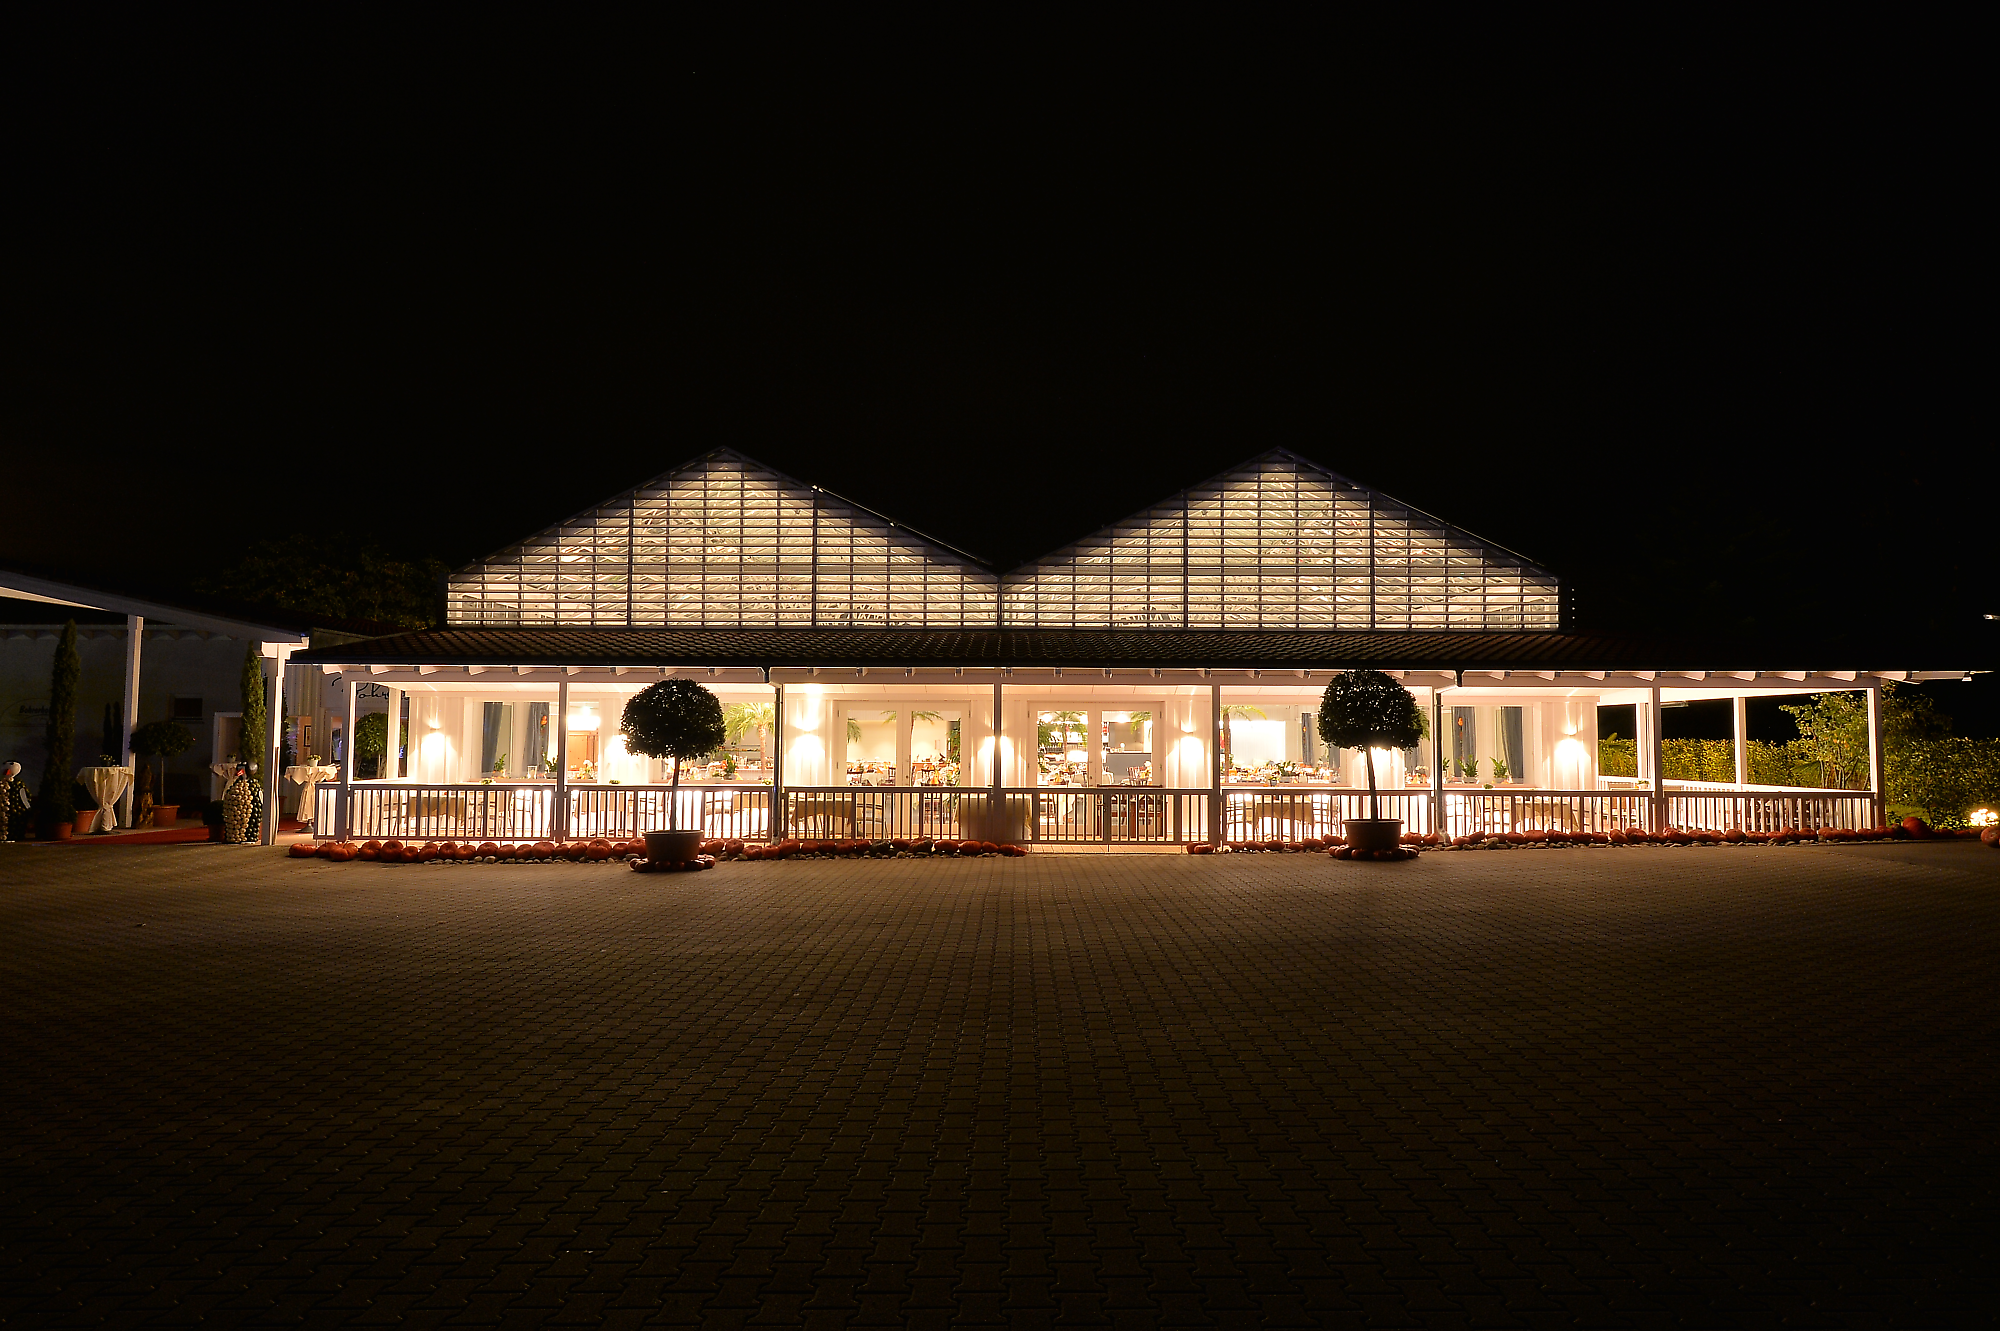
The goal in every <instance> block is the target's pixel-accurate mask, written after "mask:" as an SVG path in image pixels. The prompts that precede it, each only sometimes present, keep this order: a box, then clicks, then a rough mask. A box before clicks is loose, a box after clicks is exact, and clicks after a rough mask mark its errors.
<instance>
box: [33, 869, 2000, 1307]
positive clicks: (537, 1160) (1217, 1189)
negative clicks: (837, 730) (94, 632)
mask: <svg viewBox="0 0 2000 1331" xmlns="http://www.w3.org/2000/svg"><path fill="white" fill-rule="evenodd" d="M0 939H4V942H5V948H4V956H0V983H4V1016H0V1020H3V1021H4V1023H5V1039H4V1058H5V1082H4V1097H5V1099H4V1105H5V1107H4V1111H0V1149H4V1152H5V1160H6V1181H5V1194H6V1195H5V1196H4V1198H0V1201H4V1203H5V1212H4V1217H0V1225H4V1241H3V1242H0V1262H4V1264H5V1269H4V1290H0V1298H4V1302H0V1316H4V1317H5V1318H6V1319H7V1320H8V1321H9V1323H11V1324H18V1325H23V1326H27V1325H35V1326H52V1325H68V1324H72V1323H75V1324H95V1323H110V1324H112V1325H137V1324H142V1323H143V1324H154V1323H157V1324H162V1325H166V1324H178V1323H186V1322H192V1321H195V1320H206V1321H208V1322H209V1323H211V1324H223V1325H241V1324H275V1325H307V1326H315V1325H329V1326H330V1325H336V1324H347V1323H355V1324H396V1323H400V1324H403V1325H414V1326H429V1325H438V1324H453V1325H513V1326H523V1325H533V1324H539V1323H542V1322H549V1323H561V1324H594V1323H606V1324H613V1325H628V1324H632V1325H636V1324H639V1323H699V1324H706V1325H714V1326H727V1325H735V1324H738V1323H756V1324H767V1325H797V1324H805V1325H809V1326H814V1327H829V1328H831V1327H842V1326H864V1325H913V1326H927V1325H943V1324H946V1323H954V1324H966V1325H973V1324H985V1325H1015V1326H1038V1325H1044V1324H1075V1325H1112V1326H1155V1325H1159V1326H1183V1325H1187V1326H1194V1325H1201V1326H1249V1325H1270V1326H1290V1325H1300V1326H1303V1325H1333V1326H1424V1327H1485V1326H1496V1327H1497V1326H1530V1327H1557V1326H1561V1327H1569V1326H1632V1327H1653V1326H1691V1327H1731V1326H1741V1327H1763V1326H1774V1325H1780V1324H1783V1325H1794V1326H1852V1327H1883V1326H1924V1327H1944V1326H1960V1325H1988V1324H1990V1323H1991V1321H1992V1319H1993V1316H1994V1313H1993V1309H1994V1308H1995V1307H1996V1306H1997V1305H2000V1289H1996V1281H1995V1279H1994V1272H1995V1271H1996V1270H2000V1252H1996V1248H1995V1242H1996V1240H1995V1227H1994V1220H1995V1213H1996V1208H1995V1196H1994V1190H1993V1185H1994V1180H1995V1153H1996V1150H2000V1144H1996V1127H2000V1113H1996V1103H2000V1100H1996V1093H2000V1067H1996V1051H2000V985H1997V984H1996V981H2000V950H1996V943H2000V855H1996V854H1994V853H1993V852H1992V851H1990V850H1987V849H1984V848H1982V847H1980V846H1978V845H1975V844H1970V843H1956V844H1951V845H1887V846H1854V847H1815V848H1800V849H1792V850H1727V849H1714V850H1675V849H1666V848H1658V849H1633V850H1600V851H1516V852H1495V853H1467V854H1448V855H1431V856H1426V857H1425V858H1424V859H1422V860H1420V861H1418V862H1417V863H1414V864H1407V865H1353V864H1337V863H1335V862H1333V861H1330V860H1327V859H1325V858H1323V857H1308V856H1228V857H1218V858H1193V857H1185V856H1183V857H1174V858H1167V857H1157V856H1145V857H1130V858H1127V857H1104V856H1098V857H1059V856H1046V855H1043V856H1033V857H1030V858H1028V859H1024V860H977V861H953V862H945V863H932V862H912V861H896V862H888V863H871V862H866V861H861V862H840V863H827V864H801V863H773V864H761V863H758V864H735V865H725V866H723V867H722V868H720V869H718V870H716V871H715V872H713V873H708V874H691V875H679V876H673V877H659V876H640V875H636V874H632V873H629V872H626V871H624V870H623V869H617V868H605V867H597V866H585V865H548V866H525V865H524V866H511V865H509V866H492V867H475V866H463V867H461V866H444V865H421V866H401V867H394V866H381V865H371V864H351V865H328V864H324V863H320V862H316V861H296V862H295V861H288V860H285V859H283V858H280V855H279V853H278V852H273V851H266V850H257V849H250V848H236V847H221V846H205V845H202V846H172V847H154V848H133V849H107V848H87V849H30V848H26V847H19V846H0Z"/></svg>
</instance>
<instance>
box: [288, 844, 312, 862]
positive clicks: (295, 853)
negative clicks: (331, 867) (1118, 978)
mask: <svg viewBox="0 0 2000 1331" xmlns="http://www.w3.org/2000/svg"><path fill="white" fill-rule="evenodd" d="M317 854H319V847H318V846H315V845H314V844H313V843H312V842H310V841H294V842H293V843H292V850H291V856H292V858H293V859H295V860H309V859H311V858H312V857H313V856H315V855H317Z"/></svg>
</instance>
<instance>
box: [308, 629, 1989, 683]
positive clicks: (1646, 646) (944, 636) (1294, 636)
mask: <svg viewBox="0 0 2000 1331" xmlns="http://www.w3.org/2000/svg"><path fill="white" fill-rule="evenodd" d="M1987 636H1988V637H1990V638H1993V639H1994V640H1995V641H1994V642H1993V643H1989V644H1988V645H1987V646H1986V647H1984V648H1982V647H1980V646H1979V645H1978V644H1975V643H1954V644H1909V643H1897V644H1894V645H1885V644H1881V643H1876V644H1867V643H1860V642H1851V641H1841V640H1838V639H1830V640H1829V641H1826V642H1823V643H1805V642H1784V641H1759V640H1754V639H1740V640H1702V639H1685V638H1659V639H1648V638H1634V637H1621V636H1614V635H1604V634H1590V633H1561V632H1558V633H1383V632H1366V633H1337V632H1266V631H1248V630H1244V631H1233V630H1212V631H1203V630H1133V631H1124V630H1116V629H1060V630H1027V629H1024V630H1008V629H887V628H884V629H872V628H858V629H716V628H689V629H673V628H447V629H433V630H429V631H426V632H420V633H400V634H394V635H391V636H388V637H381V638H371V639H369V640H367V641H365V642H355V643H351V644H345V645H341V646H334V647H323V648H317V649H315V650H312V651H307V652H301V653H298V654H297V655H295V656H294V657H293V658H292V659H293V660H294V661H297V662H301V663H318V664H323V665H327V666H329V667H332V666H356V667H399V666H400V667H412V666H414V667H424V666H474V667H509V666H512V667H577V666H583V667H613V668H634V667H659V668H665V669H698V668H711V667H712V668H720V669H743V668H752V669H765V670H770V669H785V670H795V669H811V668H815V667H818V668H831V669H840V668H848V669H852V668H866V667H875V666H880V667H914V668H924V669H935V668H939V667H945V668H975V667H977V668H993V667H1019V668H1029V669H1035V668H1049V667H1055V668H1081V669H1092V668H1102V669H1127V670H1129V669H1145V668H1155V669H1222V670H1232V671H1242V670H1252V669H1255V670H1274V671H1276V670H1284V671H1294V670H1343V669H1350V668H1353V667H1357V666H1366V667H1372V668H1375V669H1381V670H1403V671H1422V672H1427V673H1435V672H1458V671H1478V672H1494V671H1505V672H1509V673H1516V672H1518V673H1521V674H1524V675H1528V674H1535V673H1561V672H1604V673H1613V674H1619V675H1632V674H1640V673H1643V674H1648V675H1651V674H1659V675H1662V676H1665V675H1672V676H1674V677H1675V678H1674V679H1673V680H1672V682H1673V683H1675V684H1681V683H1693V682H1696V681H1698V680H1699V681H1708V680H1710V679H1711V678H1712V679H1713V682H1714V683H1717V684H1722V683H1726V682H1727V677H1728V676H1731V675H1734V676H1737V677H1740V678H1743V679H1746V680H1747V679H1755V678H1757V677H1758V676H1759V675H1760V674H1761V675H1764V676H1772V675H1787V676H1793V677H1796V679H1797V680H1800V681H1803V680H1805V679H1807V678H1809V677H1812V676H1815V675H1818V676H1822V677H1827V676H1828V675H1829V674H1830V672H1837V674H1838V675H1839V676H1842V677H1844V678H1845V680H1846V681H1848V682H1849V683H1850V684H1851V683H1852V682H1853V681H1855V680H1856V679H1858V678H1860V679H1861V682H1863V683H1866V682H1867V679H1866V678H1861V677H1864V676H1865V677H1868V678H1875V677H1881V678H1890V679H1899V680H1901V679H1955V678H1960V677H1962V676H1963V675H1965V674H1966V673H1968V672H1969V671H1974V670H1979V669H1984V668H1987V667H1988V666H1990V664H1991V663H1992V658H1993V657H1994V656H1995V655H1996V651H1995V650H1994V649H1995V647H2000V634H1989V635H1987ZM1826 687H1829V688H1830V687H1837V685H1836V684H1834V683H1833V682H1831V679H1829V682H1828V683H1827V684H1826Z"/></svg>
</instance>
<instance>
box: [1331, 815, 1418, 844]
mask: <svg viewBox="0 0 2000 1331" xmlns="http://www.w3.org/2000/svg"><path fill="white" fill-rule="evenodd" d="M1342 826H1343V827H1344V828H1345V829H1346V832H1347V844H1348V845H1349V846H1350V847H1352V848H1353V849H1355V850H1394V849H1396V847H1397V846H1398V845H1400V844H1401V843H1402V839H1403V820H1402V819H1401V818H1349V819H1348V820H1347V821H1346V822H1345V823H1343V824H1342Z"/></svg>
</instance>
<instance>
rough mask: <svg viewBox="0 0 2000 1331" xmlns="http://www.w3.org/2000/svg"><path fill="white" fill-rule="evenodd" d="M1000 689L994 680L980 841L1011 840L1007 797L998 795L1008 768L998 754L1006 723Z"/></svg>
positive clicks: (998, 683) (979, 832)
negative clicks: (990, 751)
mask: <svg viewBox="0 0 2000 1331" xmlns="http://www.w3.org/2000/svg"><path fill="white" fill-rule="evenodd" d="M1002 687H1003V686H1002V685H1001V683H1000V681H999V680H997V679H996V680H994V681H993V763H992V767H993V770H992V772H991V773H990V775H991V776H992V778H993V784H992V786H991V788H990V793H989V794H988V795H987V797H986V818H985V820H984V822H985V826H983V827H982V828H980V829H979V831H978V833H977V835H978V836H979V837H980V838H981V839H982V840H987V839H991V840H1001V839H1006V840H1009V841H1011V840H1013V838H1012V836H1010V835H1009V834H1008V832H1007V830H1006V821H1005V820H1006V812H1005V810H1006V799H1007V797H1006V796H1005V795H1003V794H1001V793H1000V792H1001V788H1002V787H1003V786H1005V785H1006V784H1007V767H1008V763H1007V760H1006V758H1005V757H1003V756H1002V754H1001V752H1000V746H1001V743H1002V737H1003V736H1004V735H1005V734H1006V733H1007V723H1006V720H1005V718H1004V714H1003V713H1002V712H1001V710H1000V709H1001V708H1002V707H1003V706H1005V705H1006V704H1005V699H1004V697H1003V696H1002V694H1001V689H1002Z"/></svg>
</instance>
